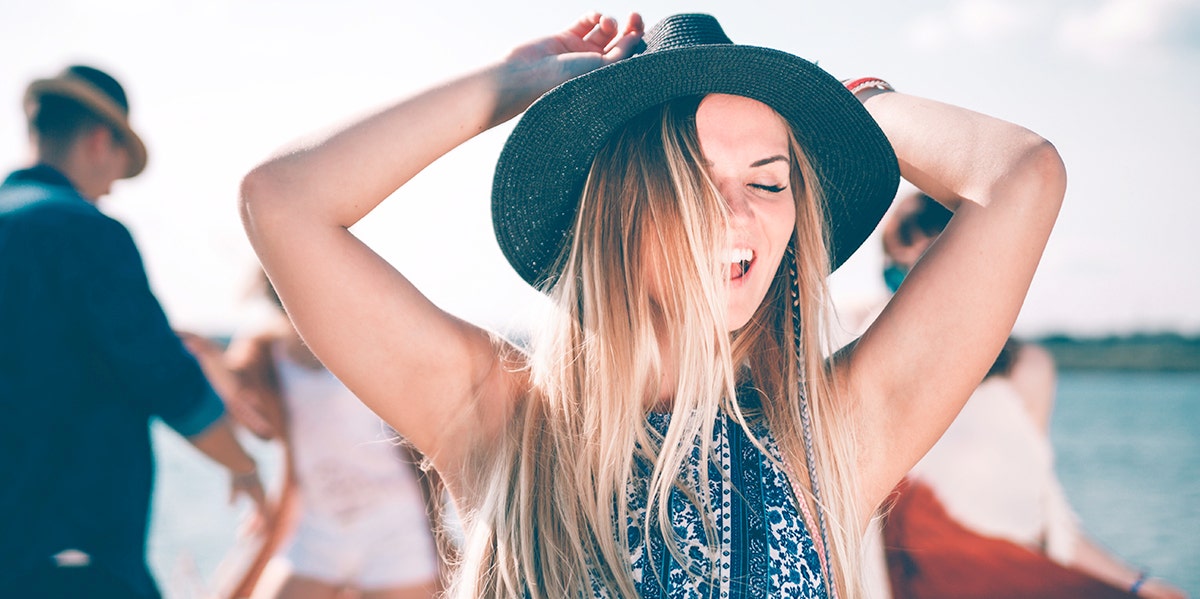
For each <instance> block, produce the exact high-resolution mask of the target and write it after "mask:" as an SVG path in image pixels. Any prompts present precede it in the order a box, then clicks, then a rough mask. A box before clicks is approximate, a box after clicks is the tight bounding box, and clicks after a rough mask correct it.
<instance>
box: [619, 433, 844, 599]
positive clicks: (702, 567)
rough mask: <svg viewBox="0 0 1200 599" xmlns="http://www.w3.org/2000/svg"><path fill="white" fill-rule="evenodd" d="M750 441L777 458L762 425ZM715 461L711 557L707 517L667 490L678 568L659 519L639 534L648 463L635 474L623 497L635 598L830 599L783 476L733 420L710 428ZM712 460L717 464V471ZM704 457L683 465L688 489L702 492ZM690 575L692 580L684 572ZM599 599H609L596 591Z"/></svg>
mask: <svg viewBox="0 0 1200 599" xmlns="http://www.w3.org/2000/svg"><path fill="white" fill-rule="evenodd" d="M649 422H650V425H651V426H653V427H654V428H655V429H656V430H658V431H659V432H660V433H664V434H665V432H666V429H667V425H668V424H669V423H670V415H669V414H660V413H652V414H650V416H649ZM751 431H752V432H753V433H754V435H755V436H756V437H757V438H759V439H761V440H762V441H763V444H764V446H765V447H766V448H767V450H768V451H770V452H771V453H772V456H773V457H775V458H776V460H778V458H779V455H780V453H779V450H778V447H777V446H776V444H775V441H774V439H772V438H771V436H770V434H769V433H768V431H767V430H766V427H765V425H763V424H761V423H757V424H754V425H753V426H752V428H751ZM713 445H714V447H715V450H716V454H717V455H716V459H708V460H705V461H706V462H708V477H709V480H708V485H709V501H710V507H709V513H708V518H709V520H710V524H711V530H713V531H715V532H716V534H717V536H718V537H719V538H718V539H717V542H716V544H715V545H716V549H717V554H716V555H713V554H712V551H711V550H710V548H709V543H708V541H707V538H706V535H705V528H704V524H703V522H702V520H701V518H702V517H704V516H703V515H702V514H700V513H699V511H698V510H697V509H696V507H695V506H694V505H692V503H691V502H690V501H689V500H688V499H687V497H686V495H685V494H684V493H683V492H682V491H680V490H679V489H674V490H672V492H671V496H670V500H669V505H668V509H669V514H670V521H671V523H672V525H673V528H674V532H675V535H674V538H672V539H670V542H673V543H675V544H676V547H677V548H678V550H679V553H681V554H682V555H684V556H687V559H686V560H685V562H686V564H681V563H679V561H678V560H676V559H675V558H674V556H673V555H672V553H671V552H670V551H668V550H667V546H666V542H667V541H665V540H664V539H663V537H662V535H661V534H660V530H659V527H658V525H657V521H656V520H652V521H651V522H650V527H649V530H645V529H644V527H643V520H644V518H645V515H646V498H647V495H648V493H647V486H648V481H649V476H650V465H649V464H647V463H644V462H643V463H641V464H639V466H638V467H639V470H638V472H637V473H635V476H634V479H633V481H632V483H631V485H630V487H629V489H628V492H627V494H626V495H627V496H626V499H627V501H628V502H629V514H630V517H629V522H627V531H628V535H629V544H630V562H631V564H632V567H633V578H634V581H635V582H636V584H637V589H638V594H639V595H640V596H641V597H644V598H646V599H684V598H687V599H692V598H706V599H707V598H714V599H716V598H719V599H731V598H741V597H796V598H809V599H817V598H820V599H827V597H828V591H827V586H826V584H825V579H824V576H823V574H822V572H821V566H820V558H819V557H818V555H817V549H816V546H815V544H814V542H813V537H812V535H811V534H810V533H809V531H808V528H807V527H806V526H805V524H804V519H803V518H802V517H801V515H800V512H799V510H798V509H797V507H796V503H795V501H794V500H793V496H792V492H791V488H790V486H789V482H788V477H787V474H786V473H785V472H784V471H783V470H782V469H781V468H780V466H779V462H778V461H773V460H769V459H767V456H765V455H764V454H763V453H762V452H761V451H759V450H758V448H757V447H755V446H754V444H753V443H752V442H751V440H750V438H749V437H747V436H746V433H745V431H743V430H742V428H741V427H740V426H739V425H738V424H737V423H736V422H734V421H733V420H732V419H731V418H730V417H729V416H727V415H724V414H722V415H721V416H720V417H719V418H718V421H717V423H716V425H715V426H714V430H713ZM716 460H719V463H717V461H716ZM700 463H701V459H700V449H699V447H696V448H695V449H694V450H693V452H692V455H691V458H690V461H689V468H690V471H691V472H692V478H693V479H695V480H693V481H692V482H691V484H692V491H693V492H694V493H696V496H697V497H700V495H699V493H698V487H697V485H698V480H699V476H698V474H699V468H700ZM689 568H690V570H691V571H690V572H689V571H688V570H689ZM596 595H597V596H598V597H607V596H610V594H609V593H606V592H604V591H603V590H599V589H598V590H597V593H596Z"/></svg>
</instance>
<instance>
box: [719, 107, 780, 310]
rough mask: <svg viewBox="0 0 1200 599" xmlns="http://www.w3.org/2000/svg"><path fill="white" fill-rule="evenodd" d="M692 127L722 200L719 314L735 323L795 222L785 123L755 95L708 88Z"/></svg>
mask: <svg viewBox="0 0 1200 599" xmlns="http://www.w3.org/2000/svg"><path fill="white" fill-rule="evenodd" d="M696 132H697V135H698V136H699V138H700V148H701V150H702V151H703V152H704V159H705V161H706V163H707V164H706V165H705V166H706V168H707V170H708V172H709V174H710V176H711V177H712V179H713V182H714V183H715V184H716V186H717V190H718V191H720V192H721V196H722V197H723V198H724V199H725V202H726V203H727V204H728V206H729V231H728V233H727V235H726V242H725V243H726V245H725V248H724V249H723V252H722V257H723V260H724V262H725V266H726V269H727V270H726V272H727V273H728V279H727V281H728V284H729V306H728V310H729V311H728V314H727V315H726V318H727V321H728V323H729V326H730V329H731V330H737V329H740V328H742V327H743V326H745V324H746V323H747V322H749V321H750V318H751V317H752V316H753V315H754V312H755V310H757V309H758V306H759V305H760V304H761V303H762V301H763V298H764V297H766V295H767V291H768V289H769V288H770V286H771V281H772V280H773V279H774V277H775V272H776V271H777V270H778V268H779V263H780V261H781V260H782V259H783V254H784V252H785V250H786V249H787V246H788V243H789V242H790V241H791V238H792V231H793V229H794V227H795V224H796V204H795V200H794V196H793V194H794V193H795V191H794V190H793V189H791V159H790V158H789V156H790V153H789V145H788V128H787V124H786V122H785V121H784V120H783V118H782V117H780V116H779V114H778V113H776V112H775V111H774V110H772V109H771V108H770V107H768V106H767V105H766V104H763V103H762V102H759V101H757V100H751V99H749V98H744V97H741V96H729V95H722V94H714V95H710V96H707V97H705V98H704V100H703V101H701V102H700V107H699V108H698V109H697V110H696Z"/></svg>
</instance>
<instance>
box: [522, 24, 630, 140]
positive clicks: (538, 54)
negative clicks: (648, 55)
mask: <svg viewBox="0 0 1200 599" xmlns="http://www.w3.org/2000/svg"><path fill="white" fill-rule="evenodd" d="M643 29H644V24H643V23H642V17H641V15H639V14H638V13H633V14H631V15H629V19H628V21H627V22H626V23H625V27H624V28H621V27H620V24H619V23H618V22H617V20H616V19H615V18H613V17H611V16H607V15H602V14H600V13H598V12H593V13H590V14H587V15H584V16H582V17H580V18H579V20H577V21H575V22H574V23H572V24H571V25H570V26H569V27H567V28H566V29H564V30H563V31H561V32H559V33H556V34H554V35H551V36H548V37H544V38H541V39H537V40H533V41H531V42H528V43H526V44H522V45H520V46H517V47H516V48H514V49H513V50H512V52H510V53H509V55H508V58H507V60H506V61H505V62H506V63H507V64H508V66H509V67H510V68H509V69H508V70H507V73H506V74H507V76H508V77H510V78H511V79H510V80H509V81H508V82H506V85H505V86H504V87H505V88H507V89H508V90H509V93H508V94H502V99H503V100H508V101H507V102H503V101H502V102H501V108H502V110H501V111H500V112H502V113H504V115H503V116H504V117H505V118H506V117H511V116H513V115H514V114H516V113H518V112H520V111H522V110H524V109H525V108H526V107H528V106H529V104H531V103H532V102H533V101H534V100H536V99H537V98H538V97H539V96H541V95H542V94H543V93H545V92H547V91H549V90H550V89H553V88H554V87H555V86H557V85H558V84H560V83H562V82H564V81H566V80H568V79H571V78H573V77H578V76H579V75H582V74H584V73H587V72H589V71H593V70H595V69H598V68H600V67H602V66H605V65H609V64H612V63H614V62H617V61H619V60H622V59H624V58H628V57H629V56H631V55H632V54H633V52H634V50H635V49H636V48H637V46H638V43H639V42H641V41H642V33H643ZM505 96H507V97H505ZM499 120H503V118H501V119H499Z"/></svg>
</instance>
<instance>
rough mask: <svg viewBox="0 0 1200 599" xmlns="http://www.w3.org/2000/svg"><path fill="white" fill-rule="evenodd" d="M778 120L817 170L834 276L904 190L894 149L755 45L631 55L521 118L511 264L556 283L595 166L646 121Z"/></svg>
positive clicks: (509, 157) (510, 190)
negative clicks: (708, 111)
mask: <svg viewBox="0 0 1200 599" xmlns="http://www.w3.org/2000/svg"><path fill="white" fill-rule="evenodd" d="M714 93H721V94H734V95H739V96H745V97H749V98H753V99H755V100H758V101H760V102H763V103H764V104H767V105H768V106H770V107H772V108H773V109H775V111H776V112H778V113H779V114H780V115H782V116H783V117H784V118H785V119H786V120H787V121H788V123H790V124H791V126H792V129H793V130H794V131H795V133H796V136H797V138H798V140H799V142H800V145H801V146H802V147H803V148H804V150H805V152H806V153H807V154H808V156H809V158H810V159H811V161H812V163H813V167H814V168H815V170H816V173H817V176H818V178H819V179H820V183H821V187H822V189H823V191H824V194H825V200H826V219H827V224H828V230H829V251H830V261H831V268H833V269H836V268H837V267H838V266H840V265H841V264H842V263H843V262H845V261H846V259H847V258H849V257H850V255H851V254H853V253H854V251H855V250H856V249H858V247H859V246H861V245H862V243H863V242H864V241H865V240H866V238H867V236H869V235H870V234H871V232H872V231H873V230H874V228H875V226H876V225H877V224H878V223H879V221H880V219H881V218H882V217H883V214H884V212H885V211H886V210H887V207H888V205H889V204H890V203H891V200H892V198H893V197H894V195H895V193H896V188H897V186H898V184H899V167H898V164H897V161H896V156H895V153H894V152H893V150H892V147H891V144H889V143H888V140H887V138H886V137H885V136H884V134H883V131H882V130H881V129H880V128H879V126H878V125H877V124H876V123H875V121H874V119H873V118H871V116H870V115H869V114H868V113H867V111H866V109H864V108H863V106H862V105H861V104H860V103H859V101H858V100H857V99H856V98H855V97H854V96H853V95H852V94H851V93H850V92H848V91H847V90H846V89H845V87H844V86H843V85H842V84H841V83H840V82H839V81H838V80H837V79H835V78H834V77H833V76H831V75H830V74H828V73H826V72H825V71H824V70H822V69H821V68H819V67H817V66H816V65H815V64H813V63H811V62H808V61H806V60H804V59H802V58H799V57H797V56H794V55H792V54H788V53H786V52H781V51H778V50H773V49H770V48H762V47H756V46H746V45H740V44H708V45H698V46H689V47H683V48H675V49H666V50H659V51H656V52H651V53H645V54H640V55H636V56H633V57H631V58H628V59H626V60H623V61H620V62H617V63H614V64H611V65H608V66H606V67H603V68H600V69H597V70H595V71H592V72H590V73H587V74H585V75H582V76H579V77H576V78H574V79H571V80H569V81H567V82H565V83H563V84H561V85H559V86H558V87H556V88H554V89H553V90H551V91H549V92H547V93H546V94H544V95H543V96H542V97H541V98H539V99H538V100H537V101H536V102H534V104H533V105H532V106H530V107H529V109H528V110H527V111H526V112H525V114H524V116H523V117H522V118H521V120H520V122H518V123H517V125H516V127H515V128H514V130H513V132H512V134H511V135H510V136H509V138H508V141H507V143H506V144H505V146H504V149H503V151H502V152H501V155H500V158H499V161H498V163H497V165H496V172H495V177H494V180H493V187H492V219H493V226H494V228H495V232H496V238H497V241H498V243H499V245H500V248H501V250H502V251H503V252H504V255H505V257H507V258H508V260H509V262H510V263H511V264H512V266H513V268H514V269H515V270H516V271H517V273H518V274H520V275H521V277H522V278H523V279H525V281H526V282H528V283H529V284H531V285H533V286H535V287H537V286H539V285H541V284H542V283H544V282H546V281H548V280H551V281H552V280H553V279H554V278H556V276H557V273H556V272H554V271H553V266H554V264H555V263H556V261H557V260H558V257H559V253H560V252H561V251H562V248H563V247H564V245H565V244H566V243H567V242H568V241H569V235H570V230H571V227H572V224H573V222H574V219H575V213H576V211H577V208H578V203H579V195H580V193H581V191H582V189H583V184H584V182H585V180H586V178H587V174H588V171H589V169H590V167H591V163H592V160H593V158H594V156H595V154H596V152H597V151H598V150H599V148H600V147H601V146H602V145H603V144H604V143H605V141H606V140H607V139H608V138H609V136H610V135H611V134H612V133H613V132H614V131H615V130H616V129H617V128H618V127H620V126H621V125H622V124H623V123H625V122H626V121H628V120H629V119H631V118H633V117H634V116H636V115H638V114H640V113H642V112H643V111H645V110H647V109H649V108H651V107H653V106H656V105H659V104H662V103H664V102H667V101H669V100H671V99H674V98H678V97H683V96H692V95H704V94H714Z"/></svg>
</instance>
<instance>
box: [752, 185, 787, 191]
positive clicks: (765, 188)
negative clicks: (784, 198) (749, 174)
mask: <svg viewBox="0 0 1200 599" xmlns="http://www.w3.org/2000/svg"><path fill="white" fill-rule="evenodd" d="M750 187H753V188H755V189H761V190H763V191H765V192H768V193H779V192H781V191H783V190H785V189H787V186H786V185H762V184H760V183H751V184H750Z"/></svg>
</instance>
